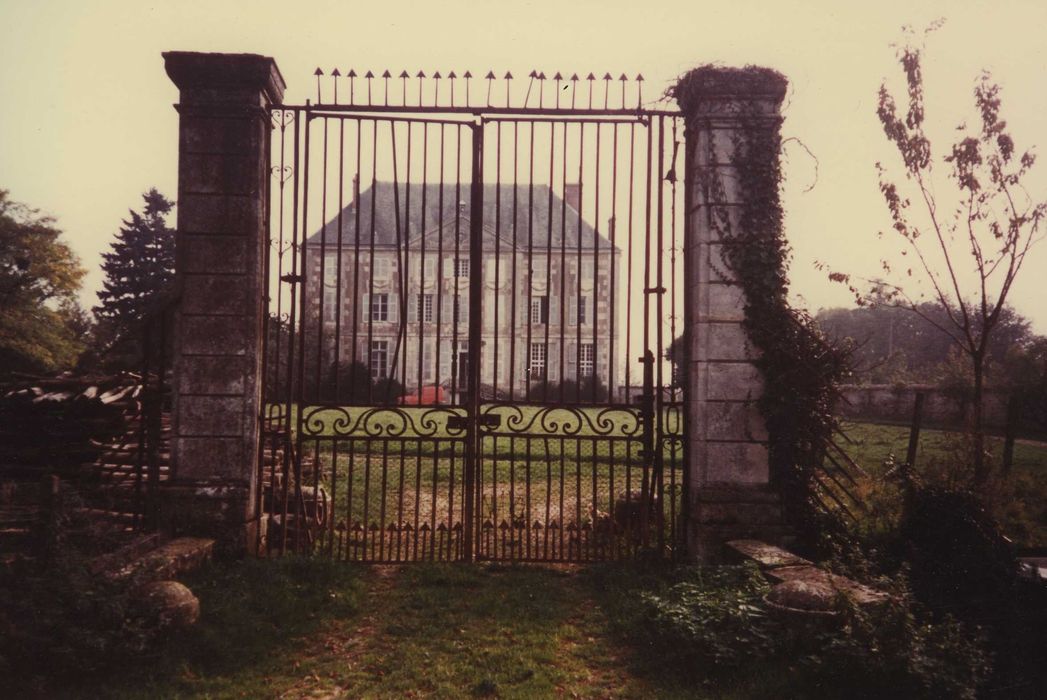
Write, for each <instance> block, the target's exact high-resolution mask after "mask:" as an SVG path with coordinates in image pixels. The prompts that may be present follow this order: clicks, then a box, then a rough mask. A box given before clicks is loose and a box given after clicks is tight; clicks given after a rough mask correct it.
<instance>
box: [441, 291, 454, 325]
mask: <svg viewBox="0 0 1047 700" xmlns="http://www.w3.org/2000/svg"><path fill="white" fill-rule="evenodd" d="M441 300H442V301H441V302H440V313H441V314H442V315H443V318H441V319H440V320H441V321H442V322H443V323H450V322H451V321H452V320H453V318H452V316H451V314H452V313H453V307H454V305H453V304H452V302H451V295H450V294H444V295H443V296H442V297H441Z"/></svg>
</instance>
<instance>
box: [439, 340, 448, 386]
mask: <svg viewBox="0 0 1047 700" xmlns="http://www.w3.org/2000/svg"><path fill="white" fill-rule="evenodd" d="M445 379H446V380H448V381H450V379H451V344H450V343H449V342H448V341H446V340H445V341H443V342H442V343H440V376H439V377H437V381H438V382H442V381H444V380H445Z"/></svg>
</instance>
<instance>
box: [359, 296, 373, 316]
mask: <svg viewBox="0 0 1047 700" xmlns="http://www.w3.org/2000/svg"><path fill="white" fill-rule="evenodd" d="M362 298H363V310H362V312H361V313H360V318H362V319H363V322H364V323H370V322H371V295H370V294H368V293H367V292H364V295H363V297H362Z"/></svg>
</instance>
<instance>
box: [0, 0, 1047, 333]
mask: <svg viewBox="0 0 1047 700" xmlns="http://www.w3.org/2000/svg"><path fill="white" fill-rule="evenodd" d="M938 17H945V18H946V20H947V23H946V25H945V26H944V28H942V29H941V30H939V31H938V32H937V33H935V34H934V35H933V36H932V37H931V39H930V43H929V47H928V56H927V62H926V66H925V78H926V83H927V89H928V115H927V118H928V122H929V123H932V124H934V125H936V126H938V127H939V130H938V131H936V132H935V133H940V134H941V135H942V138H941V139H939V140H938V141H937V142H936V143H937V144H938V148H939V149H941V148H942V147H943V146H944V144H945V139H947V138H949V137H951V135H952V133H953V132H951V127H953V126H955V124H956V123H957V122H959V121H961V120H962V119H965V118H967V117H968V116H969V114H970V109H971V107H970V105H971V88H972V87H973V85H974V80H975V78H976V77H977V76H978V74H979V72H980V71H981V69H982V68H988V69H990V70H991V71H992V72H993V74H994V76H995V78H996V79H997V80H998V81H999V82H1000V83H1001V84H1002V86H1003V90H1004V91H1003V101H1004V106H1003V114H1004V117H1005V118H1006V119H1007V120H1008V121H1009V123H1010V125H1011V127H1012V130H1013V134H1014V136H1015V138H1016V140H1017V143H1018V146H1019V148H1020V149H1025V148H1028V147H1030V146H1033V145H1035V144H1039V145H1040V146H1041V148H1040V149H1039V153H1040V155H1041V156H1043V157H1047V156H1044V154H1043V150H1044V149H1047V90H1045V89H1044V88H1045V86H1047V81H1045V79H1044V76H1045V75H1047V48H1045V46H1044V43H1043V41H1042V34H1043V31H1044V27H1045V26H1047V3H1045V2H1043V1H1042V0H1028V1H1025V0H1011V1H1009V2H916V1H913V0H905V1H900V2H899V1H893V0H892V1H883V2H877V3H842V2H835V3H834V2H740V1H737V0H735V1H732V2H716V3H713V2H701V1H699V0H689V1H687V2H656V1H648V2H644V3H641V2H628V3H627V2H619V1H617V0H604V1H602V2H566V1H561V2H544V1H543V2H526V1H515V2H507V3H499V2H467V1H464V0H458V1H455V2H435V1H433V2H419V3H411V2H391V1H387V2H368V3H361V2H348V1H343V2H305V1H300V2H287V1H284V2H279V3H277V2H262V1H259V0H255V1H253V2H219V1H217V0H211V1H209V2H196V1H181V2H170V3H149V2H144V1H142V0H138V1H117V0H112V1H108V2H91V1H90V0H79V1H77V2H57V1H54V2H48V1H47V0H0V94H2V95H3V98H2V100H0V188H4V189H8V190H10V192H11V196H12V197H13V198H14V199H15V200H18V201H22V202H25V203H27V204H30V205H32V206H35V207H38V208H40V209H42V210H43V211H45V212H47V213H50V214H52V215H54V216H55V217H57V219H58V221H59V225H60V227H61V228H62V229H63V230H64V231H65V232H66V234H67V236H68V239H69V241H70V242H71V243H72V245H73V247H74V249H75V250H76V251H77V253H78V254H79V255H80V256H81V258H82V260H83V262H84V264H85V266H86V267H87V268H88V270H89V275H88V277H87V280H86V284H85V292H84V302H85V304H87V305H91V304H93V303H94V301H95V297H94V294H95V292H96V291H97V289H98V287H99V285H100V283H101V273H100V269H99V264H100V261H101V259H100V254H101V252H103V251H104V250H105V249H106V248H107V246H108V244H109V242H110V240H111V237H112V235H113V233H114V232H115V231H116V230H117V228H118V226H119V224H120V220H121V219H122V218H124V217H125V216H126V215H127V209H128V208H129V207H135V208H138V207H139V206H140V204H141V198H140V195H141V193H142V192H143V191H144V190H146V189H148V188H149V187H151V186H156V187H158V188H159V189H160V190H161V191H163V192H164V193H165V194H167V195H168V196H169V197H171V198H174V197H175V195H176V181H177V169H176V168H177V115H176V113H175V111H174V109H173V108H172V105H173V104H174V103H175V102H176V101H177V99H178V95H177V90H176V89H175V87H174V86H173V84H171V82H170V81H169V80H168V78H167V76H166V74H165V73H164V69H163V60H162V58H161V56H160V53H161V52H162V51H167V50H188V51H216V52H250V53H260V54H266V55H269V56H273V57H274V58H275V59H276V61H277V63H278V65H279V66H280V69H281V71H282V73H283V75H284V77H285V79H286V80H287V83H288V91H287V95H286V99H287V101H288V102H291V103H300V102H302V101H304V100H305V99H306V98H307V97H310V96H311V95H312V90H313V86H314V82H313V77H312V72H313V70H314V69H315V68H316V67H317V66H322V67H324V69H325V70H329V69H330V68H332V67H335V66H338V67H339V68H341V69H342V71H343V72H344V71H345V69H347V68H349V67H354V68H356V70H357V71H358V72H363V71H365V70H367V69H368V68H370V69H373V70H375V72H376V73H380V72H381V71H382V70H384V69H386V68H389V69H390V70H392V71H393V72H394V73H399V72H400V70H403V69H405V68H406V69H407V70H408V71H409V72H411V73H412V74H413V73H415V72H417V71H418V70H419V69H423V70H425V71H426V72H432V71H436V70H440V71H444V72H446V71H449V70H456V71H458V72H459V73H461V72H464V71H465V70H466V69H469V70H471V71H472V72H473V73H474V74H481V75H482V74H484V73H486V72H487V71H488V70H489V69H494V70H495V71H496V72H499V73H500V72H504V71H505V70H512V71H513V72H514V74H517V75H526V74H527V73H528V72H530V70H531V69H532V68H533V69H537V70H544V71H545V72H546V73H548V74H549V75H552V73H554V72H556V71H561V72H563V73H565V74H569V73H572V72H578V73H580V74H583V75H584V74H585V73H588V72H589V71H592V72H594V73H596V74H597V75H602V74H603V73H605V72H608V71H609V72H611V73H612V74H614V75H618V74H619V73H621V72H626V73H629V74H630V75H634V74H635V73H637V72H642V73H643V74H644V76H645V77H646V79H647V82H646V83H645V95H649V96H652V97H653V96H654V95H656V94H658V93H660V92H661V91H663V90H664V89H665V87H667V86H668V85H669V84H671V83H672V81H673V79H674V77H675V76H677V75H678V74H680V73H682V72H684V71H686V70H687V69H688V68H690V67H692V66H695V65H699V64H704V63H710V62H722V63H724V64H727V65H745V64H756V65H764V66H770V67H773V68H776V69H777V70H779V71H781V72H782V73H784V74H785V75H786V76H787V77H788V79H789V81H790V92H789V94H788V96H787V98H786V105H785V108H784V115H785V123H784V126H783V135H784V136H785V137H786V138H790V137H795V138H796V139H799V140H800V141H802V142H803V144H804V145H806V147H807V148H808V149H810V151H811V152H812V153H813V154H814V155H815V156H816V157H817V160H818V173H817V182H816V184H815V186H814V187H813V189H811V190H810V191H807V189H808V188H809V187H810V185H811V184H812V183H814V176H815V169H814V166H813V161H812V160H811V158H810V157H808V156H807V154H806V153H805V152H804V151H803V149H801V148H799V147H797V146H796V145H795V143H789V144H788V145H787V149H786V153H785V156H786V162H785V174H786V177H787V181H786V185H785V191H784V196H785V201H784V203H785V208H786V232H787V234H788V236H789V239H790V241H791V242H792V244H793V247H794V250H795V258H794V260H793V263H792V268H791V272H792V278H793V292H794V296H795V297H796V300H797V301H798V302H799V303H803V304H805V305H806V306H807V307H808V308H810V309H811V310H812V311H816V310H817V309H818V308H820V307H826V306H836V305H847V304H848V303H849V295H848V294H847V293H846V291H845V290H844V289H843V288H841V287H839V286H836V285H831V284H830V283H829V282H828V281H827V280H826V274H825V272H819V271H817V270H815V268H814V261H815V260H822V261H824V262H826V263H828V264H829V265H831V266H832V267H834V268H836V269H840V270H843V271H847V272H851V273H854V274H858V275H865V276H875V275H876V274H877V272H878V270H879V264H878V260H879V258H880V256H881V253H880V250H881V248H880V246H881V244H880V243H879V242H878V239H877V235H876V234H877V231H879V230H881V229H884V228H886V225H887V220H886V214H885V208H884V205H883V203H882V200H881V198H880V194H879V191H878V188H877V179H876V173H875V168H874V164H875V162H876V161H877V160H881V159H882V160H885V162H887V163H890V164H893V163H894V162H895V161H894V160H893V159H891V157H890V156H891V151H890V149H889V145H888V144H887V142H886V140H885V138H884V136H883V132H882V131H881V129H880V126H879V123H878V121H877V119H876V114H875V106H876V93H877V89H878V87H879V84H880V82H881V80H882V79H883V78H884V77H885V76H889V77H891V78H894V77H896V76H897V74H898V69H897V63H896V61H895V59H894V51H893V49H892V48H891V47H890V44H891V43H892V42H896V41H898V40H899V39H900V38H901V31H900V28H901V26H902V25H903V24H912V25H915V26H925V25H927V24H928V23H929V22H930V21H932V20H934V19H936V18H938ZM1029 190H1030V194H1031V195H1032V196H1033V197H1034V198H1036V199H1047V162H1044V163H1041V164H1040V166H1038V168H1037V172H1035V176H1034V177H1033V178H1031V179H1030V181H1029ZM1045 292H1047V244H1044V245H1041V246H1040V247H1039V248H1038V249H1036V250H1035V252H1034V253H1033V254H1032V255H1031V257H1030V258H1029V260H1028V262H1027V263H1026V269H1025V270H1024V271H1023V273H1022V277H1021V279H1020V280H1019V283H1018V284H1017V285H1016V287H1015V289H1014V290H1013V292H1012V296H1011V300H1012V303H1013V304H1014V305H1015V306H1016V307H1017V308H1018V310H1019V311H1020V312H1021V313H1023V314H1025V315H1026V316H1028V317H1029V318H1031V319H1032V320H1033V322H1034V328H1035V330H1036V331H1037V332H1040V333H1047V305H1045V304H1044V303H1043V301H1042V300H1043V299H1044V298H1045V297H1047V294H1045Z"/></svg>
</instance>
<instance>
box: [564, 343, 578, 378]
mask: <svg viewBox="0 0 1047 700" xmlns="http://www.w3.org/2000/svg"><path fill="white" fill-rule="evenodd" d="M577 348H578V346H577V345H575V344H574V343H568V344H567V357H566V359H567V377H568V378H574V377H576V376H577V368H578V349H577Z"/></svg>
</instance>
